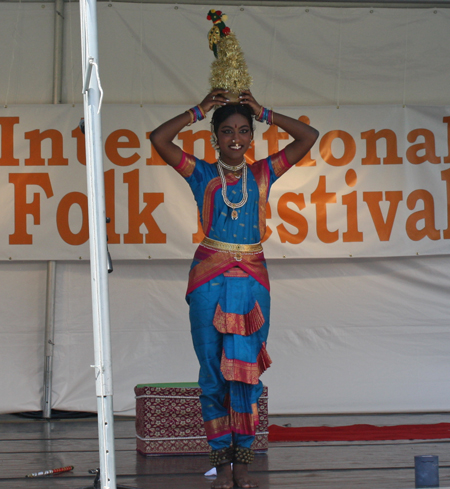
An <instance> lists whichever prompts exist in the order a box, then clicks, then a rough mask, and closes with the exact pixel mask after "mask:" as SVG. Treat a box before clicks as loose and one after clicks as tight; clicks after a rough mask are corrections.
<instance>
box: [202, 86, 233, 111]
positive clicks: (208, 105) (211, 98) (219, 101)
mask: <svg viewBox="0 0 450 489" xmlns="http://www.w3.org/2000/svg"><path fill="white" fill-rule="evenodd" d="M227 93H228V90H223V89H222V88H216V89H214V90H212V91H211V92H210V93H208V95H207V96H206V97H205V98H204V99H203V100H202V101H201V102H200V104H199V105H200V107H201V108H202V109H203V111H204V112H205V114H206V113H207V112H209V111H210V110H211V109H212V108H213V107H215V106H216V105H227V103H228V102H229V99H228V97H227Z"/></svg>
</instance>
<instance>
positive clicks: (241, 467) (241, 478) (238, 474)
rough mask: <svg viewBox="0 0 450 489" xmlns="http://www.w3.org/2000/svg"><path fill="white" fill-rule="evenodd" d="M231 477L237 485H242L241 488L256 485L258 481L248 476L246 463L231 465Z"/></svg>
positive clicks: (244, 488)
mask: <svg viewBox="0 0 450 489" xmlns="http://www.w3.org/2000/svg"><path fill="white" fill-rule="evenodd" d="M233 479H234V483H235V484H236V485H237V486H238V487H242V488H243V489H248V488H250V487H258V481H257V480H256V479H253V478H250V477H249V475H248V465H247V464H234V465H233Z"/></svg>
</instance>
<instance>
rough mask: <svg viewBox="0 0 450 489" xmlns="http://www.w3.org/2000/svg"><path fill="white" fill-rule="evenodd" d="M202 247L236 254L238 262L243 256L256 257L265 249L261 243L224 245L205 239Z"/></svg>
mask: <svg viewBox="0 0 450 489" xmlns="http://www.w3.org/2000/svg"><path fill="white" fill-rule="evenodd" d="M201 245H202V246H204V247H205V248H210V249H213V250H217V251H222V252H228V253H230V254H234V258H235V260H236V261H241V260H242V255H256V254H258V253H262V251H263V247H262V244H261V243H253V244H235V243H224V242H223V241H216V240H215V239H211V238H207V237H206V236H205V237H204V238H203V241H202V242H201Z"/></svg>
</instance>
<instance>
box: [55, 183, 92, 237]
mask: <svg viewBox="0 0 450 489" xmlns="http://www.w3.org/2000/svg"><path fill="white" fill-rule="evenodd" d="M74 204H76V205H78V206H79V207H80V209H81V227H80V230H79V231H78V233H74V232H72V230H71V229H70V225H69V212H70V209H71V207H72V206H73V205H74ZM56 224H57V227H58V232H59V235H60V236H61V238H62V239H63V240H64V241H65V242H66V243H67V244H70V245H73V246H77V245H81V244H83V243H86V241H87V240H88V239H89V217H88V199H87V197H86V195H84V194H82V193H81V192H70V193H68V194H66V195H65V196H64V197H63V198H62V199H61V202H60V203H59V205H58V209H57V211H56Z"/></svg>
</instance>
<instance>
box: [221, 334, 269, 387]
mask: <svg viewBox="0 0 450 489" xmlns="http://www.w3.org/2000/svg"><path fill="white" fill-rule="evenodd" d="M271 363H272V360H271V358H270V356H269V354H268V353H267V350H266V344H265V343H263V344H262V345H261V350H260V352H259V353H258V357H257V359H256V363H249V362H243V361H242V360H236V359H229V358H227V357H226V355H225V350H222V360H221V362H220V370H221V372H222V375H223V376H224V378H225V380H228V381H233V380H235V381H238V382H244V383H245V384H252V385H256V384H257V383H258V382H259V377H260V376H261V374H263V373H264V372H265V371H266V370H267V369H268V368H269V367H270V365H271Z"/></svg>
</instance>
